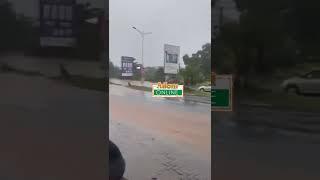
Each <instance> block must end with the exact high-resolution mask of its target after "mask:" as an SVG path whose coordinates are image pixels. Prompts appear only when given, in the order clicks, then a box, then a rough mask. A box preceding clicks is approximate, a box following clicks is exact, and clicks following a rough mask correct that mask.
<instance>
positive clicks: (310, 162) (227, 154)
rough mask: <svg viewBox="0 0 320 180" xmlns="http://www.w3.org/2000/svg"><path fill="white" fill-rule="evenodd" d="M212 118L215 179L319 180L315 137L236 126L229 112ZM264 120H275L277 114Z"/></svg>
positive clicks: (318, 145) (319, 149)
mask: <svg viewBox="0 0 320 180" xmlns="http://www.w3.org/2000/svg"><path fill="white" fill-rule="evenodd" d="M212 117H213V120H214V129H213V132H214V137H215V138H214V144H213V152H214V153H213V157H214V162H213V163H214V167H215V168H214V171H213V177H214V179H219V180H220V179H221V180H229V179H244V180H248V179H250V180H251V179H253V180H256V179H259V180H264V179H265V180H267V179H268V180H270V179H276V180H278V179H279V180H283V179H290V180H296V179H297V180H298V179H299V180H300V179H304V180H316V179H320V166H319V165H320V156H319V152H320V139H319V138H318V137H315V135H312V136H311V135H310V134H302V133H297V132H294V131H284V130H282V129H276V128H273V129H271V128H266V127H264V126H260V127H257V126H252V127H251V126H247V125H243V124H237V123H235V121H231V117H230V114H228V113H213V114H212ZM267 117H269V118H273V119H274V120H277V118H278V116H277V114H276V113H274V114H272V113H270V114H269V115H267ZM249 118H250V119H254V118H258V117H248V119H249ZM319 120H320V116H319Z"/></svg>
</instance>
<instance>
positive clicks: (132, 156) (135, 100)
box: [109, 85, 211, 180]
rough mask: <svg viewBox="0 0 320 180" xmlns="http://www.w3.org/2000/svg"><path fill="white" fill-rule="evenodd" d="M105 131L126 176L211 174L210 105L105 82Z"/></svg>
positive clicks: (174, 179)
mask: <svg viewBox="0 0 320 180" xmlns="http://www.w3.org/2000/svg"><path fill="white" fill-rule="evenodd" d="M109 98H110V99H109V107H110V108H109V109H110V120H109V137H110V139H111V140H112V141H114V142H115V143H116V144H117V145H118V146H119V148H120V150H121V151H122V153H123V155H124V158H125V159H126V163H127V170H126V174H125V175H126V177H127V178H129V179H130V180H131V179H132V180H137V179H139V180H150V179H152V178H157V179H160V180H180V179H192V180H197V179H201V180H209V179H211V162H210V161H211V118H210V114H211V111H210V105H208V104H201V103H200V104H199V103H194V102H185V101H179V100H168V99H163V98H152V97H151V92H144V91H137V90H132V89H129V88H126V87H123V86H116V85H110V92H109Z"/></svg>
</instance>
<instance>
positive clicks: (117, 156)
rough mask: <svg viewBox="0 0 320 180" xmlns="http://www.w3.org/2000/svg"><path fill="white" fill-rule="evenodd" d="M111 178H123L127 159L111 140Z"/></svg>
mask: <svg viewBox="0 0 320 180" xmlns="http://www.w3.org/2000/svg"><path fill="white" fill-rule="evenodd" d="M109 168H110V171H109V173H110V174H109V179H110V180H121V179H122V176H123V174H124V171H125V161H124V159H123V157H122V154H121V152H120V150H119V148H118V147H117V146H116V145H115V144H114V143H113V142H111V141H110V140H109Z"/></svg>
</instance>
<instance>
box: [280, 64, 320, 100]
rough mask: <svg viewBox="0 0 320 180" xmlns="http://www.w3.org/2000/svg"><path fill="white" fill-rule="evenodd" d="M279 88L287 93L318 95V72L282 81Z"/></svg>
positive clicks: (319, 72)
mask: <svg viewBox="0 0 320 180" xmlns="http://www.w3.org/2000/svg"><path fill="white" fill-rule="evenodd" d="M281 86H282V89H283V90H284V91H285V92H287V93H295V94H320V70H313V71H310V72H308V73H306V74H304V75H300V76H297V77H292V78H289V79H287V80H285V81H283V83H282V84H281Z"/></svg>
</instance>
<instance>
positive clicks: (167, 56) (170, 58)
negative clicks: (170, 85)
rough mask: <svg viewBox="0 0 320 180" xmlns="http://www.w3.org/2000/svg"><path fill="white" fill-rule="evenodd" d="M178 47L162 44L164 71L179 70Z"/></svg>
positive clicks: (166, 72)
mask: <svg viewBox="0 0 320 180" xmlns="http://www.w3.org/2000/svg"><path fill="white" fill-rule="evenodd" d="M179 56H180V47H179V46H174V45H169V44H165V45H164V73H165V74H178V72H179Z"/></svg>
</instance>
